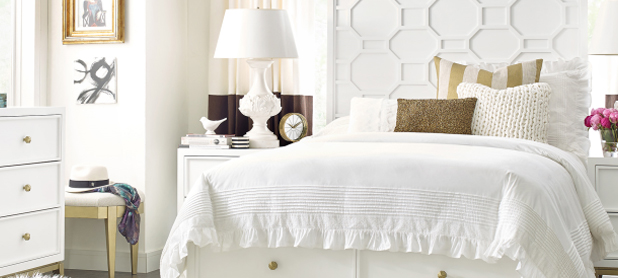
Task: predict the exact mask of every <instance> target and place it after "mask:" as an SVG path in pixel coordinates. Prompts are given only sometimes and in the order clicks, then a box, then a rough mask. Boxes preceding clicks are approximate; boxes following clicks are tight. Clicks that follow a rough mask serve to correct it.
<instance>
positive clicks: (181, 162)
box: [176, 148, 269, 213]
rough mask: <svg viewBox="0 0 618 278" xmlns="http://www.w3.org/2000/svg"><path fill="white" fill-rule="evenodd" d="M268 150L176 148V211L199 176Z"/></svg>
mask: <svg viewBox="0 0 618 278" xmlns="http://www.w3.org/2000/svg"><path fill="white" fill-rule="evenodd" d="M264 150H269V149H222V150H218V149H213V150H204V149H190V148H178V160H177V161H178V174H177V175H178V184H177V210H176V213H178V212H179V211H180V208H181V207H182V204H183V203H184V201H185V197H186V196H187V193H189V190H190V189H191V186H193V184H194V183H195V181H196V180H197V179H198V178H199V177H200V175H201V174H202V173H203V172H204V171H206V170H208V169H211V168H213V167H215V166H217V165H219V164H221V163H223V162H226V161H228V160H232V159H236V158H239V157H241V156H244V155H248V154H252V153H256V152H260V151H264Z"/></svg>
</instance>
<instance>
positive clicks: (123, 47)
mask: <svg viewBox="0 0 618 278" xmlns="http://www.w3.org/2000/svg"><path fill="white" fill-rule="evenodd" d="M144 6H145V4H144V3H143V2H142V1H126V15H127V16H126V36H125V37H126V42H125V43H124V44H109V45H95V44H89V45H62V1H61V0H50V1H49V21H48V24H49V29H48V30H49V43H48V45H49V47H48V57H49V60H48V69H49V70H48V102H49V104H50V105H51V106H63V107H66V116H67V117H66V138H65V143H66V151H65V158H66V159H65V162H66V169H65V178H66V179H67V180H68V177H69V172H70V168H71V166H72V165H75V164H99V165H105V166H106V167H107V168H108V171H109V173H110V175H111V179H112V180H114V181H117V182H125V183H128V184H130V185H133V186H134V187H137V188H139V189H141V190H143V191H145V192H148V190H147V188H146V186H145V167H146V165H145V163H144V160H145V159H144V157H145V153H146V152H145V134H146V128H145V122H146V119H145V110H146V109H145V104H146V103H145V96H146V88H145V83H146V75H145V60H146V53H145V51H144V50H145V45H146V36H145V29H146V20H145V19H146V11H145V9H144V8H145V7H144ZM94 56H112V57H117V62H118V71H117V74H118V78H117V80H118V87H117V89H118V104H114V105H76V95H75V93H74V92H73V61H74V60H75V59H77V58H83V57H94ZM142 224H145V223H144V222H142ZM145 230H146V229H143V230H142V236H143V234H144V232H143V231H145ZM66 232H67V234H66V246H65V247H66V250H67V252H66V254H67V258H66V263H67V264H66V266H67V268H73V267H77V266H82V265H83V266H85V267H84V268H93V263H90V262H89V261H88V260H89V259H91V258H92V259H94V258H96V256H95V257H93V256H94V255H93V254H98V255H101V254H104V252H105V250H106V247H105V240H104V239H105V238H104V226H103V221H101V220H83V219H78V220H75V219H68V221H67V224H66ZM145 245H146V244H143V245H142V246H140V250H144V246H145ZM118 250H119V253H122V252H128V250H129V249H128V246H127V243H126V241H125V239H124V238H123V237H122V236H119V238H118ZM88 251H92V252H88Z"/></svg>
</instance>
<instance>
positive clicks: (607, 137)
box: [599, 129, 618, 158]
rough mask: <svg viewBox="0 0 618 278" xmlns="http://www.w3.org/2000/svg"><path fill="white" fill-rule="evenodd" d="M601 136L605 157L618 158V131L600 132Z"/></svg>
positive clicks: (606, 130)
mask: <svg viewBox="0 0 618 278" xmlns="http://www.w3.org/2000/svg"><path fill="white" fill-rule="evenodd" d="M599 131H600V132H599V134H601V147H602V148H603V157H613V158H618V142H617V140H616V138H618V131H616V130H611V129H603V130H599Z"/></svg>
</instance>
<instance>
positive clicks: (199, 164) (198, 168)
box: [184, 156, 238, 197]
mask: <svg viewBox="0 0 618 278" xmlns="http://www.w3.org/2000/svg"><path fill="white" fill-rule="evenodd" d="M234 158H238V156H186V157H185V171H186V172H185V175H186V177H187V179H186V180H185V184H184V194H185V196H184V197H186V196H187V194H188V193H189V190H191V187H192V186H193V183H195V182H196V181H197V180H198V178H200V177H201V175H202V173H204V171H206V170H208V169H211V168H213V167H216V166H218V165H220V164H221V163H223V162H226V161H229V160H231V159H234Z"/></svg>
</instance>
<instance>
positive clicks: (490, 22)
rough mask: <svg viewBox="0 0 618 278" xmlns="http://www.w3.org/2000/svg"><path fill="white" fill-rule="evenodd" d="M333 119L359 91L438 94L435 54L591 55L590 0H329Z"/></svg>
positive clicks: (461, 57)
mask: <svg viewBox="0 0 618 278" xmlns="http://www.w3.org/2000/svg"><path fill="white" fill-rule="evenodd" d="M331 9H332V10H331V17H332V18H331V19H332V21H331V22H330V26H329V27H330V28H329V29H330V32H331V34H330V40H331V41H330V43H329V55H330V56H329V58H330V65H329V70H330V72H329V85H330V86H329V87H330V88H329V90H330V91H329V111H328V112H329V113H328V114H329V115H328V118H329V120H332V119H333V118H336V117H341V116H345V115H348V113H349V108H350V107H349V105H350V99H351V98H352V97H354V96H361V97H375V98H434V97H435V95H436V82H437V80H436V79H437V78H436V71H435V67H434V64H433V57H434V56H436V55H437V56H441V57H444V58H447V59H450V60H453V61H459V62H466V63H478V62H481V61H483V62H509V63H512V62H515V61H523V60H532V59H536V58H544V59H548V60H556V59H558V58H565V59H570V58H573V57H576V56H581V57H585V55H586V52H587V47H586V45H587V34H588V33H587V14H586V13H587V1H586V0H570V1H569V0H331Z"/></svg>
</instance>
